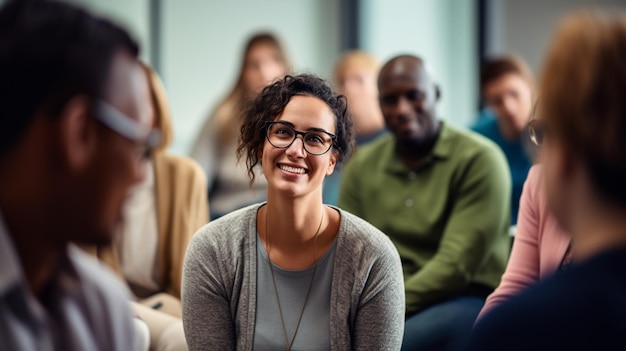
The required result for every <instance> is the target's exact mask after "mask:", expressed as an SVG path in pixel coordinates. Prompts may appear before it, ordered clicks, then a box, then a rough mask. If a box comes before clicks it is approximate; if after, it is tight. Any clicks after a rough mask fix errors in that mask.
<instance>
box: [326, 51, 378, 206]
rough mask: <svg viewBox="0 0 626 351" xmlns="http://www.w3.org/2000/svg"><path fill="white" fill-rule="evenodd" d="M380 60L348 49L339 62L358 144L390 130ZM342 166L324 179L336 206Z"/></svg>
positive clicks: (339, 83) (337, 77)
mask: <svg viewBox="0 0 626 351" xmlns="http://www.w3.org/2000/svg"><path fill="white" fill-rule="evenodd" d="M379 68H380V63H379V62H378V60H376V58H375V57H374V56H372V55H370V54H368V53H366V52H364V51H358V50H351V51H347V52H345V53H344V54H343V55H341V57H339V60H338V61H337V64H336V65H335V72H334V81H335V86H336V89H337V92H338V93H339V94H343V95H345V96H346V98H347V99H348V110H349V111H350V115H351V117H352V121H353V123H354V129H355V132H356V146H357V148H358V147H359V146H363V145H366V144H367V143H369V142H371V141H373V140H374V139H376V138H377V137H378V136H380V135H382V134H384V133H385V132H386V129H385V120H384V119H383V114H382V112H380V106H379V105H378V86H377V85H376V79H377V77H378V70H379ZM340 182H341V168H340V166H339V167H335V171H334V172H333V174H331V175H330V176H328V177H326V179H325V180H324V191H323V199H324V203H326V204H331V205H336V204H337V198H338V197H339V184H340Z"/></svg>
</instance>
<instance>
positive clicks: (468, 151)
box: [339, 55, 511, 351]
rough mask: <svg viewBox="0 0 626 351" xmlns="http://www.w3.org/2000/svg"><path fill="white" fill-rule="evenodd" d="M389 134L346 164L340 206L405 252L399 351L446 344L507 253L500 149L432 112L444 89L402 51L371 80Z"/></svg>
mask: <svg viewBox="0 0 626 351" xmlns="http://www.w3.org/2000/svg"><path fill="white" fill-rule="evenodd" d="M378 88H379V91H380V99H379V101H380V108H381V110H382V113H383V116H384V119H385V123H386V126H387V129H389V131H390V133H389V134H387V135H384V136H381V137H380V138H378V139H377V140H376V141H374V142H372V143H371V144H369V145H367V146H365V147H363V148H361V149H360V150H359V151H358V152H357V153H356V154H355V155H354V156H353V157H352V158H351V159H350V161H349V162H348V163H347V164H346V167H345V169H344V170H345V173H344V174H343V181H342V183H341V191H340V195H339V206H340V207H341V208H343V209H345V210H347V211H348V212H351V213H353V214H355V215H357V216H359V217H361V218H363V219H365V220H366V221H368V222H369V223H371V224H372V225H374V226H375V227H376V228H378V229H379V230H381V231H382V232H383V233H385V234H387V235H388V236H389V237H390V238H391V240H392V242H393V243H394V245H395V246H396V248H397V250H398V252H399V253H400V257H401V259H402V268H403V273H404V285H405V286H404V287H405V294H406V322H405V331H404V340H403V342H402V349H403V350H411V351H414V350H452V349H453V347H454V346H455V343H456V342H457V340H461V339H463V338H464V337H466V336H467V335H468V334H469V333H470V331H471V329H472V326H473V325H474V321H475V319H476V316H478V313H479V312H480V310H481V308H482V307H483V304H484V302H485V298H486V297H487V296H488V295H489V294H490V293H491V292H492V291H493V289H495V287H496V286H497V285H498V283H499V282H500V277H501V275H502V273H503V272H504V268H505V266H506V261H507V259H508V256H509V248H510V240H509V236H508V229H509V224H510V218H509V215H510V212H511V211H510V208H509V204H510V191H511V182H510V175H509V174H508V172H509V171H508V167H507V164H506V160H505V158H504V155H503V154H502V151H500V150H499V149H498V147H497V146H496V145H495V144H494V143H492V142H491V141H489V140H487V139H485V138H484V137H482V136H480V135H477V134H476V133H471V132H468V131H462V130H459V129H457V128H455V127H453V126H451V125H449V124H448V123H446V122H443V121H441V120H440V119H439V118H438V112H437V104H438V102H439V99H440V97H441V96H442V92H441V90H440V89H439V85H438V84H437V83H436V82H435V80H434V78H433V77H432V74H431V73H430V72H429V71H428V69H427V65H426V64H425V63H424V61H423V60H422V59H421V58H419V57H416V56H410V55H402V56H397V57H394V58H392V59H391V60H389V61H388V62H387V63H386V64H385V65H384V66H383V68H382V69H381V72H380V74H379V78H378Z"/></svg>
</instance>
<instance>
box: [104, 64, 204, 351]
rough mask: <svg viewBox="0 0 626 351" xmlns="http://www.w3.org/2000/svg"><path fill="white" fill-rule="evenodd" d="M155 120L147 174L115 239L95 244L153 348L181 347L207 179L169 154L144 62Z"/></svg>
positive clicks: (165, 123)
mask: <svg viewBox="0 0 626 351" xmlns="http://www.w3.org/2000/svg"><path fill="white" fill-rule="evenodd" d="M144 69H145V71H146V74H147V76H148V83H149V87H150V97H151V101H152V111H153V113H154V124H155V126H156V128H158V129H159V130H161V132H162V140H161V142H160V144H159V145H158V146H157V147H156V148H155V150H154V152H152V154H150V155H148V157H149V159H148V161H147V169H146V171H147V172H146V177H145V178H144V179H143V181H142V182H140V183H139V184H137V185H135V186H134V187H133V188H132V189H131V191H130V193H129V197H128V199H127V201H126V203H125V205H124V210H123V213H124V221H123V223H122V225H121V226H120V227H119V229H118V232H119V233H118V236H117V238H118V240H117V242H115V243H113V245H109V246H101V247H98V248H97V254H98V257H99V258H100V259H101V260H102V261H104V262H105V263H106V264H107V265H109V266H110V267H111V268H113V269H114V270H115V271H116V272H117V273H118V274H119V275H120V276H121V277H122V278H123V279H124V281H126V282H127V283H128V285H129V287H130V288H131V291H132V292H133V294H134V295H135V297H136V298H137V303H135V304H133V305H134V309H135V312H136V313H137V314H138V315H139V316H140V317H141V318H142V319H143V320H144V321H145V322H146V323H147V324H148V327H149V329H150V338H151V341H150V344H151V349H152V350H159V351H161V350H184V349H186V342H185V336H184V333H183V326H182V320H181V317H182V307H181V304H180V290H181V280H182V274H183V260H184V257H185V251H186V250H187V245H188V244H189V241H190V240H191V236H192V235H193V234H194V233H195V232H196V230H198V229H199V228H200V227H201V226H203V225H205V224H206V223H207V222H208V213H209V212H208V207H207V198H206V182H205V176H204V172H203V171H202V169H201V168H200V167H199V166H198V165H197V164H196V162H195V161H193V160H191V159H189V158H186V157H182V156H176V155H172V154H170V153H168V152H167V151H166V149H167V147H168V146H169V145H170V143H171V142H172V136H173V129H172V120H171V115H170V109H169V105H168V102H167V96H166V94H165V89H164V87H163V85H162V83H161V80H160V79H159V77H158V76H157V74H156V73H155V72H154V71H153V70H152V69H151V68H150V67H148V66H147V65H146V64H144Z"/></svg>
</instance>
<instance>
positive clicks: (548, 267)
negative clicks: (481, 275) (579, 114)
mask: <svg viewBox="0 0 626 351" xmlns="http://www.w3.org/2000/svg"><path fill="white" fill-rule="evenodd" d="M528 131H529V135H530V141H531V142H532V143H533V144H534V146H535V147H536V148H537V151H540V150H541V145H542V143H543V139H544V133H543V127H542V124H541V121H540V120H539V119H537V118H536V117H533V118H532V119H531V121H530V123H529V126H528ZM542 172H543V171H542V166H541V165H540V164H539V165H535V166H533V167H532V168H531V169H530V171H529V172H528V177H527V178H526V181H525V183H524V188H523V190H522V195H521V198H520V209H519V214H518V224H517V231H516V234H515V241H514V242H513V248H512V250H511V256H510V258H509V262H508V264H507V267H506V271H505V272H504V274H503V275H502V280H501V281H500V285H499V286H498V287H497V288H496V290H494V292H493V293H491V295H489V297H488V298H487V300H486V301H485V305H484V306H483V308H482V310H481V311H480V314H479V316H478V319H477V320H480V319H481V318H482V317H484V316H485V315H486V314H487V313H488V312H489V311H491V310H493V309H494V308H495V307H497V306H498V305H501V304H502V303H504V302H505V301H507V300H510V299H511V298H513V297H514V296H517V295H519V294H520V293H521V292H522V291H523V290H525V289H526V288H528V287H530V286H532V285H535V284H536V283H538V282H539V281H541V280H544V279H546V278H547V277H549V276H551V275H552V274H554V272H556V271H558V270H562V269H565V268H566V267H567V266H568V264H569V263H571V253H572V251H571V246H570V241H571V239H570V236H569V235H568V234H567V233H566V232H565V231H564V230H563V229H562V228H561V226H560V225H559V224H558V223H557V221H556V220H555V218H554V216H553V215H552V213H551V212H550V210H549V209H548V204H547V202H546V197H545V195H544V194H543V192H542V189H541V173H542Z"/></svg>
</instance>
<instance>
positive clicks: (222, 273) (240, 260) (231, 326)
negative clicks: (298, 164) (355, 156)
mask: <svg viewBox="0 0 626 351" xmlns="http://www.w3.org/2000/svg"><path fill="white" fill-rule="evenodd" d="M263 205H264V204H257V205H252V206H249V207H246V208H243V209H241V210H238V211H235V212H232V213H230V214H228V215H226V216H224V217H221V218H220V219H218V220H215V221H211V223H209V224H207V225H205V226H204V227H202V228H201V229H200V230H199V231H198V232H197V233H196V234H195V235H194V236H193V238H192V239H191V243H190V244H189V247H188V249H187V254H186V255H185V266H184V269H183V289H182V304H183V325H184V328H185V338H186V339H187V344H188V346H189V350H190V351H196V350H197V351H204V350H220V351H221V350H233V351H234V350H238V351H251V350H252V348H253V346H254V332H255V324H256V314H257V284H258V281H257V270H258V269H257V256H258V254H257V252H258V247H257V245H258V244H257V241H258V235H257V232H258V231H257V228H256V219H257V212H258V210H259V207H261V206H263ZM335 209H336V210H337V211H339V213H340V214H341V221H340V223H339V231H338V233H337V239H336V249H335V250H336V251H337V252H336V254H335V262H334V266H333V274H332V282H331V288H330V336H329V337H330V350H331V351H344V350H400V347H401V345H402V334H403V332H404V309H405V307H404V284H403V277H402V264H401V262H400V256H399V255H398V251H397V250H396V248H395V247H394V246H393V244H392V243H391V240H389V238H387V236H386V235H385V234H383V233H381V232H380V230H378V229H376V228H374V227H373V226H372V225H371V224H369V223H367V222H365V221H364V220H362V219H360V218H358V217H356V216H354V215H352V214H350V213H348V212H345V211H342V210H340V209H337V208H335ZM283 338H284V337H283ZM280 349H284V346H283V347H281V348H280Z"/></svg>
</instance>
